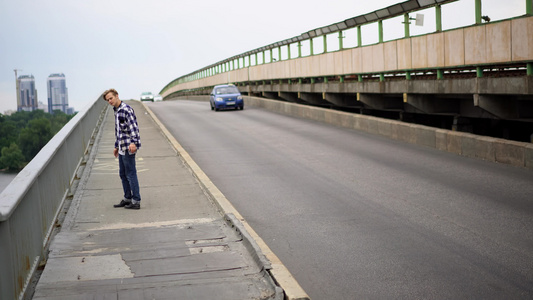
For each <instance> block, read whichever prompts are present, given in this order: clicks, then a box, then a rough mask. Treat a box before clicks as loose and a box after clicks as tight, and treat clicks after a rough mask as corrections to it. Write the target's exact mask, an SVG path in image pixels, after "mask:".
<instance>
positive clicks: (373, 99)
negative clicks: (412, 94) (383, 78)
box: [358, 93, 403, 110]
mask: <svg viewBox="0 0 533 300" xmlns="http://www.w3.org/2000/svg"><path fill="white" fill-rule="evenodd" d="M358 99H359V101H361V102H362V103H364V104H365V105H367V106H368V107H371V108H374V109H383V110H403V100H402V98H401V97H385V96H383V95H378V94H363V93H359V94H358Z"/></svg>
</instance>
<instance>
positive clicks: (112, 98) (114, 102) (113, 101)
mask: <svg viewBox="0 0 533 300" xmlns="http://www.w3.org/2000/svg"><path fill="white" fill-rule="evenodd" d="M105 100H106V101H107V102H108V103H109V105H111V106H114V107H117V106H118V105H119V104H120V102H119V101H120V100H119V99H118V95H115V94H113V93H107V94H106V95H105Z"/></svg>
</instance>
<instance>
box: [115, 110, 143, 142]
mask: <svg viewBox="0 0 533 300" xmlns="http://www.w3.org/2000/svg"><path fill="white" fill-rule="evenodd" d="M113 110H114V111H115V148H118V151H119V153H125V152H126V151H128V146H129V145H130V144H131V143H134V144H135V146H137V149H139V148H141V136H140V135H139V126H138V125H137V117H136V116H135V112H134V111H133V108H131V106H129V105H127V104H126V103H124V102H121V103H120V105H119V107H118V108H117V107H113Z"/></svg>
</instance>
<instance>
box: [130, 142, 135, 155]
mask: <svg viewBox="0 0 533 300" xmlns="http://www.w3.org/2000/svg"><path fill="white" fill-rule="evenodd" d="M128 149H129V150H130V153H131V154H135V152H137V146H135V144H134V143H131V144H130V145H129V146H128Z"/></svg>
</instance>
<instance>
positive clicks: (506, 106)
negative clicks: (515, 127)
mask: <svg viewBox="0 0 533 300" xmlns="http://www.w3.org/2000/svg"><path fill="white" fill-rule="evenodd" d="M474 106H476V107H479V108H481V109H483V110H485V111H487V112H489V113H490V114H492V115H494V116H496V117H498V118H501V119H515V118H519V114H518V101H517V100H516V99H514V98H513V97H511V96H508V98H504V96H495V95H480V94H474Z"/></svg>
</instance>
